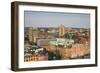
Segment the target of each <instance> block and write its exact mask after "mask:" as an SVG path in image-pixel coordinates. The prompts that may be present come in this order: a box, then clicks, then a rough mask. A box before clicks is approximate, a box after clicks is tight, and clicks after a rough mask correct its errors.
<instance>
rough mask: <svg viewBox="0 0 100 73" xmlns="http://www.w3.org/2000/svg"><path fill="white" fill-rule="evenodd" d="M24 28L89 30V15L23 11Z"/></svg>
mask: <svg viewBox="0 0 100 73" xmlns="http://www.w3.org/2000/svg"><path fill="white" fill-rule="evenodd" d="M24 15H25V18H24V23H25V27H34V28H36V27H58V26H59V25H60V24H63V25H64V26H65V27H76V28H90V14H86V13H63V12H38V11H24Z"/></svg>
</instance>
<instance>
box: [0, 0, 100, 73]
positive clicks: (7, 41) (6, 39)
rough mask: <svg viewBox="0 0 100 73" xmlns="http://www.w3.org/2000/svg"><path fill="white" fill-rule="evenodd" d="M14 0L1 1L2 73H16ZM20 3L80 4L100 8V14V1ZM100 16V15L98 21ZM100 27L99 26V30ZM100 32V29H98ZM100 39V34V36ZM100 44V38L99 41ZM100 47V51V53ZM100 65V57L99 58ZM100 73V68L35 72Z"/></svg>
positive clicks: (39, 72) (0, 63)
mask: <svg viewBox="0 0 100 73" xmlns="http://www.w3.org/2000/svg"><path fill="white" fill-rule="evenodd" d="M12 1H14V0H0V73H14V72H13V71H11V70H10V58H11V57H10V54H11V46H10V45H11V38H10V37H11V36H10V35H11V32H10V31H11V12H10V8H11V6H10V3H11V2H12ZM19 1H34V2H36V1H37V2H48V3H62V4H78V5H93V6H97V5H98V7H99V10H98V11H99V12H98V13H100V5H99V3H100V0H19ZM99 17H100V14H98V19H99ZM99 23H100V22H98V24H99ZM99 27H100V25H98V28H99ZM98 31H100V29H98ZM98 37H100V33H99V35H98ZM98 40H99V43H100V38H99V39H98ZM99 48H100V46H98V51H99V52H100V49H99ZM98 55H100V53H99V54H98ZM98 60H99V65H100V57H99V59H98ZM42 72H43V73H55V72H56V73H57V72H59V73H60V72H62V73H66V72H67V73H86V72H88V73H99V72H100V66H98V67H88V68H73V69H71V68H70V69H55V70H42V71H41V70H40V71H34V73H42ZM22 73H33V71H26V72H22Z"/></svg>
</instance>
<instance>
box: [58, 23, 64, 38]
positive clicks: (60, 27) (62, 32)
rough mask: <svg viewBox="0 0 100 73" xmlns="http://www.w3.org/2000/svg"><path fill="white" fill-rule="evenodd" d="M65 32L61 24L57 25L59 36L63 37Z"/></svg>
mask: <svg viewBox="0 0 100 73" xmlns="http://www.w3.org/2000/svg"><path fill="white" fill-rule="evenodd" d="M64 34H65V27H64V25H63V24H61V25H60V26H59V37H63V36H64Z"/></svg>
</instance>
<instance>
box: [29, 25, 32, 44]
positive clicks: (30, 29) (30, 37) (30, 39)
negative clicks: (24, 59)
mask: <svg viewBox="0 0 100 73" xmlns="http://www.w3.org/2000/svg"><path fill="white" fill-rule="evenodd" d="M28 36H29V41H30V42H32V41H33V28H32V27H29V30H28Z"/></svg>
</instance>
